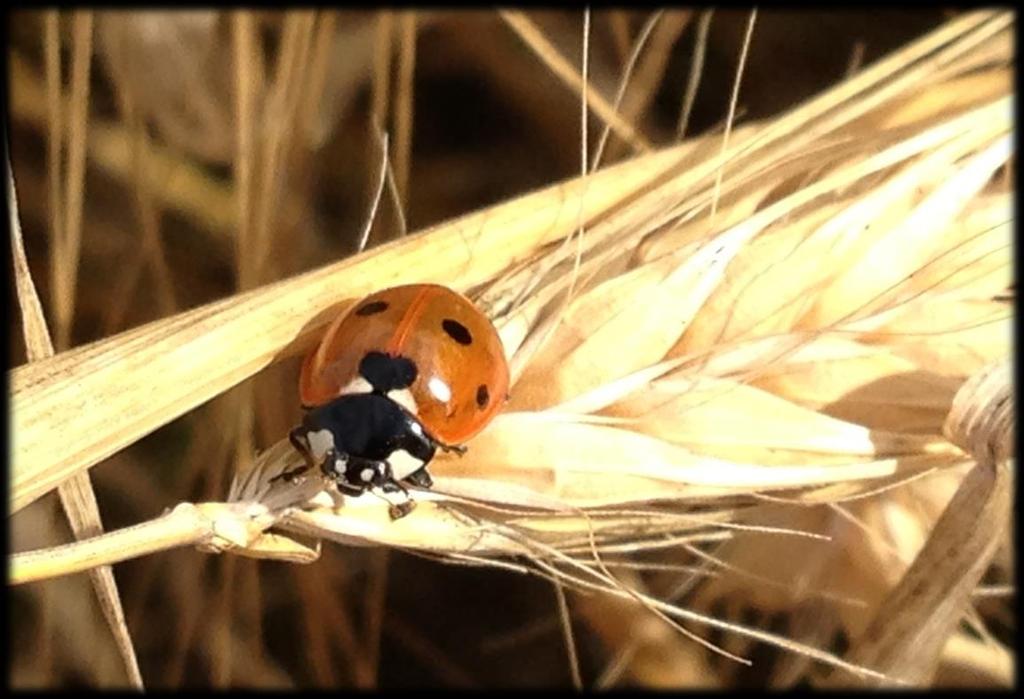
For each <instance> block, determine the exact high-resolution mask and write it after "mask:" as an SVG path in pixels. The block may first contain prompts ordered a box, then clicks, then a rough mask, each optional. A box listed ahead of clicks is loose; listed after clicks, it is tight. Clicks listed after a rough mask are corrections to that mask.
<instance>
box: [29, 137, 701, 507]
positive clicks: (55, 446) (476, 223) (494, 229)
mask: <svg viewBox="0 0 1024 699" xmlns="http://www.w3.org/2000/svg"><path fill="white" fill-rule="evenodd" d="M685 150H686V146H681V147H678V148H672V149H668V150H665V151H661V152H658V153H654V154H652V155H650V156H645V157H643V158H640V159H637V160H634V161H631V162H627V163H623V164H621V165H617V166H615V167H613V168H609V169H607V170H604V171H602V172H599V173H596V174H594V175H590V176H588V178H587V182H586V190H587V197H586V199H585V201H584V204H583V218H584V220H590V219H592V218H594V217H596V216H598V215H600V214H601V213H602V212H606V211H608V210H610V209H612V208H614V207H615V206H616V205H617V204H618V203H619V201H620V197H621V196H622V193H623V192H630V191H634V190H635V189H637V188H641V187H642V186H643V185H644V183H649V182H652V181H657V180H658V179H659V178H660V177H662V176H663V174H664V173H665V172H666V171H667V170H668V169H670V168H672V167H673V166H674V165H675V164H676V162H677V161H678V159H679V157H680V154H681V153H683V152H685ZM582 188H583V183H582V182H581V181H579V180H574V181H571V182H568V183H564V184H560V185H556V186H554V187H550V188H548V189H545V190H542V191H540V192H535V193H533V194H528V195H526V196H524V197H520V198H519V199H515V200H513V201H511V202H507V203H505V204H502V205H499V206H496V207H492V208H490V209H487V210H485V211H482V212H479V213H475V214H470V215H467V216H464V217H461V218H459V219H456V220H455V221H452V222H449V223H445V224H441V225H438V226H435V227H434V228H432V229H430V230H429V231H426V232H424V233H423V234H422V237H421V236H419V235H418V236H409V237H407V238H404V239H401V240H397V241H394V242H391V243H388V244H386V245H383V246H380V247H378V248H375V249H374V250H372V251H370V252H368V253H365V254H363V255H360V256H357V257H353V258H350V259H346V260H343V261H341V262H338V263H336V264H333V265H330V266H327V267H324V268H322V269H318V270H314V271H312V272H308V273H306V274H304V275H301V276H299V277H295V278H293V279H289V280H285V281H282V282H278V283H276V284H272V285H269V286H266V287H263V288H260V289H256V290H254V291H251V292H248V293H244V294H240V295H237V296H234V297H231V298H229V299H225V300H223V301H219V302H215V303H212V304H208V305H206V306H203V307H200V308H196V309H192V310H189V311H187V312H184V313H180V314H178V315H176V316H174V317H172V318H166V319H162V320H159V321H156V322H154V323H150V324H148V325H145V326H142V327H140V328H137V329H133V330H130V331H128V332H125V333H121V334H120V335H117V336H115V337H112V338H108V339H105V340H101V341H99V342H96V343H93V344H91V345H87V346H84V347H81V348H77V349H75V350H72V351H70V352H65V353H62V354H59V355H57V356H55V357H53V358H51V359H47V360H44V361H41V362H37V363H35V364H32V365H28V366H22V367H17V368H15V369H14V370H12V371H11V374H10V377H11V389H12V394H11V418H12V422H11V426H12V429H11V435H12V442H13V449H12V478H11V511H12V512H17V511H18V510H19V509H21V508H22V507H24V506H25V505H27V504H28V503H30V502H32V501H33V500H35V499H36V498H38V497H40V496H41V495H43V494H44V493H46V492H49V491H50V490H51V489H53V488H54V487H55V486H56V485H57V484H58V483H60V482H61V481H63V480H64V479H65V478H67V477H69V476H70V475H72V474H74V473H76V472H78V471H79V470H81V469H83V468H88V467H89V466H92V465H93V464H95V463H97V462H98V461H100V460H102V459H104V458H106V457H107V456H110V455H111V454H114V453H116V452H117V451H118V450H120V449H121V448H123V447H124V446H126V445H128V444H130V443H132V442H134V441H135V440H136V439H138V438H140V437H142V436H143V435H145V434H148V433H149V432H151V431H152V430H154V429H156V428H157V427H159V426H160V425H163V424H166V423H167V422H170V421H171V420H173V419H174V418H176V417H178V416H179V415H181V414H182V413H184V412H186V411H188V410H190V409H192V408H193V407H195V406H196V405H199V404H200V403H203V402H204V401H206V400H209V399H210V398H212V397H214V396H216V395H219V394H220V393H223V392H224V391H226V390H227V389H228V388H230V387H231V386H234V385H235V384H236V383H239V382H241V381H243V380H244V379H246V378H248V377H249V376H252V375H253V374H254V373H256V372H257V371H259V370H260V369H262V368H264V367H265V366H267V365H268V364H270V363H272V362H274V361H276V360H278V359H281V358H283V357H285V356H290V355H292V354H296V353H298V352H301V351H304V350H305V349H306V348H307V347H308V346H309V344H310V343H311V342H312V341H313V340H314V338H315V337H316V335H317V333H318V332H319V331H320V329H321V328H322V327H323V325H324V324H326V322H328V320H329V318H330V313H331V311H332V310H333V311H336V310H337V308H338V305H339V304H340V303H342V302H344V301H345V300H347V299H352V298H355V297H359V296H362V295H365V294H367V293H369V292H370V291H372V290H374V289H376V288H380V287H385V286H389V285H393V284H399V283H406V282H413V281H417V282H438V283H445V284H448V285H449V286H452V287H454V288H456V289H467V288H469V287H472V286H474V285H477V284H480V283H482V282H484V281H486V280H488V279H491V278H492V277H493V276H494V275H495V274H497V273H498V272H499V271H500V270H502V269H505V268H506V267H507V266H509V265H510V264H513V263H515V262H516V261H517V260H522V259H525V258H526V257H527V256H528V255H530V254H531V253H532V252H533V251H535V250H536V249H537V248H538V247H539V246H540V245H544V244H546V243H549V242H552V241H555V240H560V239H562V238H563V237H564V236H565V235H566V234H567V233H568V232H569V231H571V230H573V229H575V228H576V226H577V223H578V219H579V217H578V215H577V212H578V208H577V206H575V205H574V204H575V202H576V201H577V199H576V198H577V197H578V196H579V195H580V192H581V191H582ZM427 236H429V244H427V242H426V240H427ZM425 270H429V272H425ZM55 429H60V430H61V439H59V440H54V439H53V430H55Z"/></svg>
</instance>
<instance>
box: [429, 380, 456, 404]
mask: <svg viewBox="0 0 1024 699" xmlns="http://www.w3.org/2000/svg"><path fill="white" fill-rule="evenodd" d="M427 390H428V391H430V394H431V395H432V396H434V398H437V399H438V400H439V401H441V402H442V403H447V402H448V401H450V400H451V399H452V389H451V388H449V387H448V384H446V383H445V382H444V381H442V380H441V379H440V378H439V377H437V376H431V377H430V381H428V382H427Z"/></svg>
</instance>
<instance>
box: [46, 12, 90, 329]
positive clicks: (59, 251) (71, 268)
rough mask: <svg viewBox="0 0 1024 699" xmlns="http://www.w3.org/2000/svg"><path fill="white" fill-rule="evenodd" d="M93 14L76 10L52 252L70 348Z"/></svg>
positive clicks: (61, 325)
mask: <svg viewBox="0 0 1024 699" xmlns="http://www.w3.org/2000/svg"><path fill="white" fill-rule="evenodd" d="M92 24H93V15H92V12H90V11H88V10H79V11H75V12H74V14H73V17H72V60H71V114H70V115H69V120H68V122H69V132H70V136H69V144H68V168H67V172H66V173H65V174H66V176H67V179H66V180H65V182H64V194H65V196H66V199H65V201H64V211H65V215H66V216H67V218H66V220H65V223H66V228H65V229H64V231H63V234H64V235H63V236H62V238H59V239H58V243H59V244H58V245H57V246H55V248H54V250H53V255H54V256H55V257H56V261H55V267H56V268H57V273H56V276H55V278H54V289H53V298H54V302H55V304H56V306H55V309H54V310H55V313H54V322H55V324H56V326H57V347H58V348H60V349H67V348H68V347H69V346H70V345H71V324H72V322H73V321H74V315H75V288H76V286H77V281H78V254H79V249H80V247H81V242H82V207H83V205H84V198H85V152H86V151H85V144H86V127H87V125H88V122H89V72H90V67H91V65H92Z"/></svg>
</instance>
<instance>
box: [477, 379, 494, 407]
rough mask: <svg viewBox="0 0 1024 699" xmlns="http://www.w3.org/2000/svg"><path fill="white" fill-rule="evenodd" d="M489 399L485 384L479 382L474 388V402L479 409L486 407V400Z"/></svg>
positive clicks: (489, 395)
mask: <svg viewBox="0 0 1024 699" xmlns="http://www.w3.org/2000/svg"><path fill="white" fill-rule="evenodd" d="M490 399H491V392H490V391H488V390H487V386H486V385H484V384H480V385H479V386H477V389H476V404H477V407H479V408H480V409H481V410H483V409H484V408H486V407H487V402H488V401H489V400H490Z"/></svg>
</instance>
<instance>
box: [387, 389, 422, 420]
mask: <svg viewBox="0 0 1024 699" xmlns="http://www.w3.org/2000/svg"><path fill="white" fill-rule="evenodd" d="M388 398H390V399H391V400H393V401H395V402H396V403H398V404H399V405H400V406H402V407H403V408H405V409H406V410H408V411H409V412H410V413H411V414H412V415H415V414H416V411H417V410H418V408H417V407H416V399H415V398H413V397H412V391H410V390H409V389H408V388H403V389H402V390H400V391H388Z"/></svg>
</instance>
